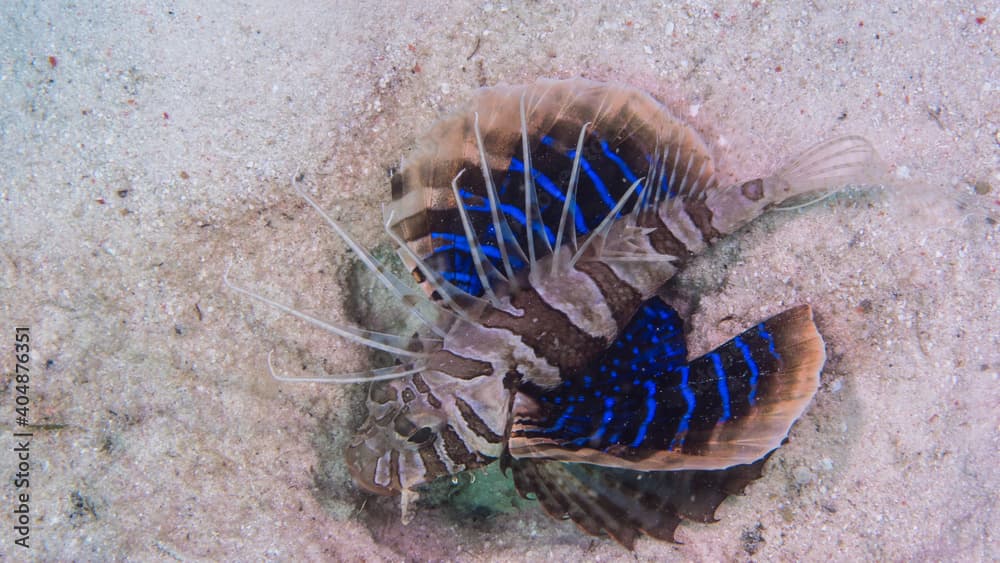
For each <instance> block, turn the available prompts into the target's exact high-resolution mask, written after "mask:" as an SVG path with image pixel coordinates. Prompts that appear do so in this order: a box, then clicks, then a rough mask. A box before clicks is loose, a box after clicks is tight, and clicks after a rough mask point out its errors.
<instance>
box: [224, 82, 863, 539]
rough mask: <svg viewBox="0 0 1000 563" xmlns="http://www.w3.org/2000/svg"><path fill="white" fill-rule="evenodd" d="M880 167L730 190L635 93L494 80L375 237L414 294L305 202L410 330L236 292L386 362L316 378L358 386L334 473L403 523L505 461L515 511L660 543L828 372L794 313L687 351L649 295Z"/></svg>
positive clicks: (414, 170) (432, 141) (437, 143)
mask: <svg viewBox="0 0 1000 563" xmlns="http://www.w3.org/2000/svg"><path fill="white" fill-rule="evenodd" d="M876 161H877V158H876V155H875V152H874V150H873V148H872V147H871V145H870V144H869V143H868V142H867V141H866V140H864V139H862V138H860V137H856V136H847V137H841V138H837V139H833V140H830V141H826V142H823V143H820V144H818V145H816V146H814V147H813V148H811V149H809V150H807V151H805V152H804V153H803V154H802V155H800V156H799V157H798V158H796V159H795V160H793V161H792V162H791V163H789V164H787V165H786V166H784V167H782V168H781V169H779V170H778V171H777V172H776V173H774V174H773V175H772V176H769V177H765V178H757V179H753V180H750V181H746V182H742V183H737V184H733V185H721V184H720V183H719V175H717V173H716V170H715V167H714V165H713V161H712V158H711V156H710V154H709V150H708V148H707V147H706V145H705V143H704V142H703V141H702V139H701V137H700V135H699V134H698V133H696V132H695V131H694V130H693V129H691V128H690V127H689V126H687V125H686V124H684V123H682V122H681V121H679V120H678V119H676V118H675V117H673V116H672V115H671V114H670V112H669V111H668V110H666V108H665V107H663V106H662V105H661V104H660V103H658V102H657V101H655V100H654V99H653V98H652V97H650V96H649V95H647V94H645V93H642V92H640V91H637V90H634V89H630V88H626V87H620V86H614V85H608V84H602V83H597V82H591V81H587V80H582V79H574V80H562V81H558V80H556V81H553V80H541V81H539V82H537V83H535V84H531V85H527V86H516V87H508V86H504V87H494V88H486V89H482V90H480V91H478V93H477V94H476V95H475V97H474V98H473V99H472V101H471V104H470V106H469V107H468V108H466V109H465V110H464V111H461V112H458V113H455V114H453V115H452V116H450V117H447V118H444V119H443V120H441V121H440V122H438V123H437V125H436V126H435V127H433V129H432V130H431V131H430V132H429V134H428V135H427V136H426V137H425V138H424V139H423V140H422V141H421V142H419V143H418V145H417V148H416V149H415V150H414V151H413V152H412V153H411V154H410V155H409V157H408V158H407V159H406V160H405V161H404V163H403V165H402V167H401V168H400V170H399V171H398V173H397V174H395V175H394V177H393V178H392V202H391V203H390V204H389V205H388V206H387V208H386V221H385V227H386V232H387V233H388V235H389V237H391V239H392V240H393V241H394V242H395V244H396V246H397V252H398V254H399V256H400V257H401V258H402V260H403V262H404V264H405V265H406V267H407V268H408V269H409V271H410V272H411V273H412V275H413V277H414V278H415V280H416V282H417V284H418V285H419V288H417V287H415V286H414V285H413V284H411V283H406V282H404V281H402V280H400V279H399V278H397V277H395V276H394V275H393V274H391V273H390V271H389V269H388V267H387V266H385V265H384V264H382V263H380V262H378V261H377V260H375V259H374V258H373V257H372V256H371V254H369V253H368V252H367V251H366V250H365V249H364V248H362V247H361V246H360V245H358V244H357V243H356V242H354V240H353V239H352V238H351V237H350V236H349V235H348V234H347V232H346V231H345V230H344V229H343V228H342V227H341V226H340V225H339V224H338V223H336V221H334V220H333V219H332V218H331V217H329V216H328V215H327V214H326V213H324V212H323V210H322V209H320V207H319V206H318V205H317V204H316V203H315V202H314V201H313V200H312V199H311V198H309V196H308V195H306V194H305V193H304V192H302V191H301V190H299V189H298V188H296V189H297V190H299V193H300V195H301V196H302V197H304V198H305V199H306V200H307V201H308V202H309V203H310V204H311V205H312V206H313V207H314V208H316V210H317V211H318V212H319V213H320V214H321V215H322V216H323V217H324V219H325V220H326V222H327V223H328V224H329V225H330V226H331V227H332V228H333V230H334V231H336V233H337V234H338V235H339V236H340V237H341V238H343V239H344V241H345V242H346V243H347V244H348V245H349V246H350V247H351V248H352V249H353V250H354V252H355V253H357V255H358V257H359V258H360V259H361V260H362V261H363V262H364V264H366V265H367V267H368V268H369V269H370V270H371V271H372V272H373V273H374V274H375V275H376V276H377V277H378V279H379V280H381V281H382V283H383V284H384V285H385V286H386V287H387V288H388V289H389V290H391V291H392V292H393V294H394V295H395V297H396V298H398V300H399V301H400V302H401V303H403V304H404V305H405V306H406V307H407V308H408V310H410V311H412V313H413V314H415V315H416V317H417V318H418V319H419V322H420V323H421V328H420V330H419V331H417V332H416V333H415V334H414V335H413V336H412V337H405V336H395V335H389V334H384V333H377V332H373V331H368V330H364V329H360V328H356V327H350V326H341V325H333V324H330V323H324V322H322V321H319V320H318V319H314V318H312V317H308V316H306V315H305V314H303V313H300V312H298V311H294V310H291V309H290V308H287V307H285V306H283V305H280V304H277V303H275V302H273V301H270V300H268V299H266V298H263V297H260V296H258V295H256V294H253V293H251V292H249V291H247V290H244V289H240V288H237V287H234V286H232V285H230V287H233V289H236V290H237V291H240V292H243V293H245V294H248V295H250V296H251V297H254V298H256V299H261V300H264V301H267V302H268V303H270V304H272V305H276V306H278V307H279V308H282V309H284V310H286V311H288V312H291V313H292V314H295V315H297V316H299V317H301V318H303V319H305V320H308V321H311V322H313V323H315V324H318V325H320V326H322V327H324V328H326V329H328V330H330V331H332V332H334V333H335V334H338V335H340V336H342V337H344V338H347V339H349V340H351V341H354V342H357V343H361V344H363V345H365V346H369V347H371V348H375V349H378V350H382V351H385V352H389V353H390V354H392V355H394V356H395V357H396V358H397V360H396V364H395V365H394V366H392V367H389V368H381V369H373V370H370V371H368V372H365V373H363V374H345V375H346V376H345V377H340V378H336V377H335V378H323V379H322V380H323V381H338V382H371V385H370V389H369V392H368V398H367V408H368V417H367V420H366V421H365V422H364V423H363V425H362V426H361V427H360V428H359V430H358V432H357V435H356V436H355V437H354V439H353V440H352V441H351V442H350V444H349V445H348V447H347V449H346V461H347V464H348V466H349V468H350V472H351V474H352V476H353V478H354V480H355V482H356V483H357V484H358V485H359V486H360V487H361V488H363V489H365V490H367V491H370V492H373V493H377V494H381V495H391V494H402V500H403V506H402V511H403V517H404V520H405V519H406V518H407V517H408V514H409V512H410V511H409V509H408V504H409V502H411V501H412V500H413V499H414V498H415V495H416V492H417V489H418V488H419V487H420V486H421V485H423V484H426V483H428V482H430V481H433V480H435V479H437V478H439V477H443V476H449V475H455V474H457V473H459V472H463V471H469V470H472V469H476V468H480V467H483V466H485V465H487V464H490V463H492V462H494V461H496V460H500V462H501V467H502V468H503V469H504V471H505V472H506V471H510V472H511V473H512V475H513V479H514V483H515V486H516V489H517V491H518V492H519V493H520V494H521V495H522V496H529V495H533V496H534V497H535V498H537V500H538V501H539V502H540V503H541V505H542V507H543V508H544V509H545V511H547V512H548V513H549V514H550V515H552V516H554V517H556V518H562V519H566V518H568V519H571V520H573V521H574V522H575V523H576V524H577V525H578V526H579V527H580V528H581V529H582V530H584V531H585V532H587V533H589V534H593V535H609V536H611V537H612V538H614V539H615V540H617V541H618V542H619V543H621V544H622V545H624V546H626V547H627V548H629V549H631V548H632V547H633V546H634V543H635V541H636V539H637V538H638V537H639V536H640V535H641V534H646V535H649V536H651V537H654V538H658V539H661V540H666V541H674V532H675V529H676V527H677V526H678V525H679V523H680V522H681V521H682V520H684V519H688V520H694V521H699V522H712V521H714V520H715V518H714V513H715V510H716V508H717V507H718V505H719V504H720V503H721V502H722V501H723V500H724V499H725V498H726V497H727V496H728V495H729V494H736V493H739V492H741V491H742V490H743V488H744V487H745V486H746V485H747V484H748V483H749V482H750V481H752V480H754V479H757V478H759V477H760V476H761V470H762V466H763V464H764V462H765V461H766V459H767V457H768V456H769V455H770V454H771V453H772V452H773V451H774V450H775V449H776V448H778V447H779V446H780V445H781V444H782V443H783V441H785V440H786V436H787V435H788V432H789V429H790V428H791V426H792V424H793V423H794V422H795V421H796V420H797V419H798V418H799V417H800V416H801V415H802V413H803V411H804V410H805V409H806V407H807V406H808V405H809V403H810V401H811V400H812V398H813V396H814V394H815V393H816V390H817V387H818V385H819V374H820V370H821V368H822V367H823V363H824V361H825V357H826V356H825V350H824V345H823V340H822V338H821V337H820V334H819V332H818V331H817V329H816V326H815V325H814V323H813V318H812V312H811V310H810V308H809V306H808V305H799V306H797V307H793V308H791V309H789V310H787V311H785V312H783V313H780V314H778V315H776V316H774V317H771V318H770V319H767V320H764V321H763V322H760V323H759V324H757V325H756V326H753V327H752V328H749V329H748V330H746V331H745V332H743V333H742V334H740V335H738V336H735V337H734V338H732V339H731V340H729V341H728V342H726V343H724V344H722V345H721V346H719V347H718V348H716V349H714V350H713V351H711V352H709V353H707V354H705V355H703V356H701V357H699V358H695V359H689V358H688V356H687V349H686V345H685V326H684V324H685V323H684V319H683V318H682V316H681V314H680V313H679V312H678V309H680V307H679V306H677V305H676V304H672V303H671V302H670V300H669V299H664V298H663V297H662V296H661V293H658V292H661V289H662V288H663V287H664V284H665V283H666V282H667V281H668V280H670V279H671V278H672V277H673V276H674V275H675V274H676V273H677V272H678V271H679V270H681V269H682V268H684V266H685V264H686V263H688V261H689V260H691V259H692V258H693V257H694V256H696V255H698V254H699V253H701V252H703V251H704V250H705V249H706V248H707V247H708V246H709V245H711V244H712V243H713V242H715V241H717V240H719V239H720V238H722V237H724V236H726V235H729V234H731V233H734V232H735V231H737V230H739V229H740V228H742V227H743V226H745V225H746V224H747V223H749V222H750V221H752V220H753V219H754V218H756V217H757V216H759V215H760V214H762V213H763V212H765V211H767V210H768V209H770V208H774V207H776V206H778V205H779V204H781V203H782V202H785V201H788V200H790V199H792V198H799V199H802V198H803V197H809V196H810V194H822V193H823V192H828V191H830V190H831V189H834V188H838V187H841V186H844V185H846V184H851V183H857V182H860V181H863V180H865V179H867V178H869V177H870V173H871V172H872V171H873V170H874V169H875V168H876ZM817 197H818V196H817ZM227 283H228V281H227ZM272 373H273V371H272ZM276 377H278V376H276ZM279 378H281V377H279ZM282 379H285V378H282ZM287 379H301V378H287ZM314 380H315V379H314Z"/></svg>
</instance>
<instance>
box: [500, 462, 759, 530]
mask: <svg viewBox="0 0 1000 563" xmlns="http://www.w3.org/2000/svg"><path fill="white" fill-rule="evenodd" d="M769 456H770V454H767V455H765V456H764V457H763V458H761V459H760V460H758V461H756V462H754V463H751V464H746V465H738V466H735V467H731V468H728V469H722V470H718V471H654V472H646V471H631V470H627V469H617V468H608V467H600V466H597V465H589V464H583V463H561V462H557V461H541V460H529V459H522V460H514V461H513V462H512V464H511V468H512V470H513V476H514V484H515V486H516V487H517V490H518V492H519V493H520V494H521V495H522V496H527V495H529V494H534V495H535V497H536V498H537V499H538V501H539V502H540V503H541V505H542V507H543V508H544V509H545V511H546V512H548V513H549V514H550V515H552V516H553V517H555V518H569V519H570V520H572V521H573V522H575V523H576V524H577V525H578V526H579V527H580V529H582V530H583V531H585V532H587V533H589V534H591V535H604V534H607V535H609V536H611V537H612V538H614V540H615V541H617V542H618V543H620V544H622V545H623V546H625V547H626V548H628V549H633V548H634V546H635V540H636V539H637V538H638V537H639V536H640V534H642V533H645V534H646V535H649V536H651V537H653V538H656V539H659V540H663V541H671V542H674V541H677V540H676V539H675V537H674V531H675V530H676V528H677V526H678V525H679V524H680V523H681V521H682V520H685V519H686V520H694V521H697V522H714V521H715V510H716V509H717V508H718V507H719V505H720V504H722V502H723V501H724V500H725V499H726V497H728V496H729V495H733V494H741V493H742V491H743V489H744V488H745V487H746V485H747V484H749V483H750V482H751V481H754V480H756V479H759V478H760V476H761V471H762V468H763V465H764V462H765V461H767V458H768V457H769Z"/></svg>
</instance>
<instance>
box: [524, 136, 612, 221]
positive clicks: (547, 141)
mask: <svg viewBox="0 0 1000 563" xmlns="http://www.w3.org/2000/svg"><path fill="white" fill-rule="evenodd" d="M542 144H543V145H545V146H547V147H550V148H552V149H553V150H555V151H556V152H560V151H559V150H558V149H557V148H556V142H555V140H554V139H553V138H552V137H549V136H548V135H545V136H544V137H542ZM565 156H566V158H569V159H571V160H572V159H575V158H576V149H570V150H568V151H566V153H565ZM580 168H582V169H583V172H584V173H585V174H586V175H587V177H588V178H590V181H591V183H593V184H594V188H596V189H597V195H599V196H601V200H602V201H604V204H605V205H607V206H608V210H611V209H614V207H615V200H614V199H612V197H611V193H610V192H608V188H607V187H606V186H605V185H604V182H603V181H601V177H600V176H598V175H597V173H596V172H594V168H593V167H592V166H590V162H589V161H588V160H587V158H586V157H583V156H581V157H580Z"/></svg>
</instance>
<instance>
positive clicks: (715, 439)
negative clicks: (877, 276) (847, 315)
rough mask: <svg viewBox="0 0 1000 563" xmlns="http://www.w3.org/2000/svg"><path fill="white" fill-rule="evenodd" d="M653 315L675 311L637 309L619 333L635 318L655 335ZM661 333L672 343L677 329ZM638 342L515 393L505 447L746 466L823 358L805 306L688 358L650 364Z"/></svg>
mask: <svg viewBox="0 0 1000 563" xmlns="http://www.w3.org/2000/svg"><path fill="white" fill-rule="evenodd" d="M653 301H654V300H651V301H650V302H648V303H647V308H648V307H650V305H649V303H653ZM655 301H656V302H658V303H660V305H659V307H662V308H665V309H668V310H670V309H669V307H667V306H666V305H664V304H662V302H660V301H659V300H658V299H656V300H655ZM670 311H671V312H672V310H670ZM660 318H663V319H665V322H669V323H670V324H671V327H673V323H674V322H675V321H676V314H675V315H674V316H663V317H660V316H655V315H654V316H650V315H642V316H639V317H637V319H636V320H633V322H632V324H630V325H629V327H627V328H626V330H625V331H624V332H623V335H622V338H623V339H628V338H629V336H630V335H633V334H635V333H634V330H635V327H634V325H635V324H636V323H639V324H640V325H641V326H642V327H644V330H647V331H648V330H653V332H652V336H650V335H648V334H647V335H645V337H649V338H650V339H651V340H660V341H663V340H664V339H663V338H660V337H658V336H657V335H658V334H661V333H662V331H656V330H654V329H656V328H657V327H656V326H655V322H657V320H658V319H660ZM663 334H665V335H666V336H667V338H666V340H667V341H670V340H674V342H673V344H674V345H676V339H674V338H673V336H672V335H674V334H677V331H676V330H670V331H667V332H666V333H663ZM632 341H633V342H636V341H640V340H639V339H636V338H635V337H634V336H633V340H632ZM643 346H646V345H640V346H631V345H629V346H624V347H620V346H617V345H612V346H611V347H610V348H609V349H608V351H607V352H606V353H605V355H604V356H603V357H602V359H601V361H600V362H599V364H598V366H597V369H596V370H595V371H594V372H593V373H585V374H581V375H580V376H579V377H577V378H574V379H572V380H568V381H567V382H564V384H563V385H561V386H558V387H556V388H554V389H551V390H547V391H540V390H532V389H524V390H523V391H522V392H519V393H518V395H517V396H516V398H515V402H514V409H513V422H512V426H511V432H510V439H509V441H508V447H509V451H510V454H511V455H512V456H513V457H514V458H522V459H523V458H536V459H549V460H558V461H567V462H581V463H590V464H595V465H602V466H606V467H620V468H624V469H632V470H642V471H676V470H686V469H699V470H710V469H724V468H727V467H731V466H734V465H740V464H747V463H752V462H754V461H756V460H759V459H760V458H762V457H763V456H764V455H766V454H767V453H768V452H770V451H771V450H774V449H775V448H777V447H778V446H780V445H781V443H782V441H783V440H784V439H785V437H786V436H787V434H788V431H789V429H790V428H791V426H792V424H793V423H794V422H795V421H796V420H797V419H798V418H799V416H801V414H802V413H803V411H805V408H806V406H807V405H808V404H809V402H810V401H811V400H812V397H813V395H814V394H815V393H816V389H817V388H818V386H819V372H820V369H821V368H822V366H823V362H824V360H825V351H824V348H823V340H822V338H820V335H819V333H818V332H817V331H816V327H815V325H814V324H813V320H812V311H811V310H810V308H809V306H808V305H800V306H798V307H795V308H793V309H789V310H788V311H785V312H784V313H781V314H779V315H777V316H775V317H772V318H771V319H768V320H767V321H764V322H762V323H760V324H758V325H757V326H755V327H753V328H751V329H749V330H747V331H745V332H744V333H743V334H741V335H739V336H737V337H736V338H733V339H732V340H730V341H729V342H727V343H725V344H723V345H722V346H720V347H718V348H717V349H715V350H714V351H712V352H710V353H708V354H706V355H704V356H702V357H700V358H698V359H695V360H693V361H691V362H688V363H682V362H678V361H677V360H676V355H674V356H670V355H661V357H665V358H666V361H665V362H664V363H661V364H660V365H656V364H655V363H653V362H650V361H649V354H648V350H647V349H645V348H643ZM635 358H639V359H638V360H636V359H635Z"/></svg>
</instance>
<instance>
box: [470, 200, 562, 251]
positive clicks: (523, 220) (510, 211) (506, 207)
mask: <svg viewBox="0 0 1000 563" xmlns="http://www.w3.org/2000/svg"><path fill="white" fill-rule="evenodd" d="M458 193H459V195H461V196H462V207H464V208H465V209H466V211H479V212H483V213H489V212H490V204H489V201H486V202H485V203H484V204H483V205H470V204H469V203H467V202H466V198H473V197H475V198H478V197H479V196H477V195H476V194H474V193H472V192H470V191H467V190H459V192H458ZM500 211H501V212H503V214H504V215H506V216H507V218H508V219H513V220H514V221H517V222H518V223H520V225H521V226H522V227H524V226H527V224H528V219H527V217H525V215H524V211H522V210H521V208H520V207H517V206H516V205H512V204H509V203H501V204H500ZM532 227H533V228H534V229H535V231H536V233H537V231H539V230H542V231H544V235H545V238H547V239H548V240H549V244H555V242H556V236H555V235H554V234H552V231H551V230H550V229H549V228H548V227H546V226H545V224H544V223H539V222H536V223H533V224H532ZM492 229H493V227H492V226H491V227H490V230H491V231H492ZM494 238H496V236H495V235H494Z"/></svg>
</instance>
